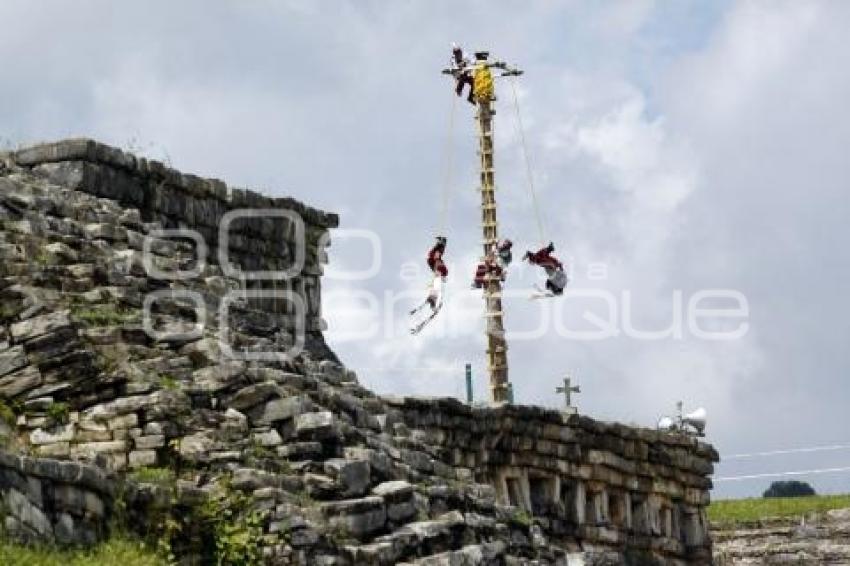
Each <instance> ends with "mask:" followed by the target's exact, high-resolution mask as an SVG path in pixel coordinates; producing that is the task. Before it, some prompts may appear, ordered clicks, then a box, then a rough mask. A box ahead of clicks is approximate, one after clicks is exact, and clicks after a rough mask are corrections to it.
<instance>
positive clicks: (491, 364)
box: [477, 99, 510, 404]
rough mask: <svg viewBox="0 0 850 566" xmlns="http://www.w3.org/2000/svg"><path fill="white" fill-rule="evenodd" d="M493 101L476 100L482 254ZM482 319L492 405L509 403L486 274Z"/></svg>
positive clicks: (487, 242) (489, 225) (501, 337)
mask: <svg viewBox="0 0 850 566" xmlns="http://www.w3.org/2000/svg"><path fill="white" fill-rule="evenodd" d="M493 114H494V111H493V101H492V100H481V99H479V101H478V113H477V122H478V154H479V157H480V159H481V171H480V176H481V179H480V181H481V185H480V187H479V190H480V191H481V228H482V232H483V236H484V242H483V243H484V255H485V257H486V256H487V255H488V254H489V253H491V252H492V253H495V252H496V242H497V241H498V239H499V227H498V222H497V219H496V185H495V181H494V172H493ZM484 309H485V313H484V316H485V317H486V334H487V371H488V372H489V374H490V392H491V397H492V400H493V403H495V404H503V403H508V402H510V394H509V391H508V345H507V342H506V341H505V326H504V313H503V312H502V282H501V279H500V278H499V277H498V276H497V275H494V274H489V273H488V274H487V276H486V279H485V284H484Z"/></svg>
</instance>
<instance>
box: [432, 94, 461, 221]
mask: <svg viewBox="0 0 850 566" xmlns="http://www.w3.org/2000/svg"><path fill="white" fill-rule="evenodd" d="M451 94H452V109H451V111H450V112H449V132H448V135H447V136H446V159H445V164H446V170H445V172H444V173H443V195H442V197H443V198H442V203H441V204H440V218H439V222H438V226H437V228H438V230H439V231H438V233H437V235H438V236H445V235H446V227H447V226H446V224H447V222H448V216H449V193H450V192H451V182H452V172H453V168H454V129H455V110H456V109H457V99H458V97H457V96H456V95H455V93H454V92H452V93H451Z"/></svg>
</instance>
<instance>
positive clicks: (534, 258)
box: [528, 247, 564, 269]
mask: <svg viewBox="0 0 850 566" xmlns="http://www.w3.org/2000/svg"><path fill="white" fill-rule="evenodd" d="M528 261H529V262H531V263H533V264H534V265H539V266H540V267H543V268H546V267H551V268H554V269H562V268H563V267H564V266H563V264H562V263H561V262H560V261H558V258H556V257H555V256H553V255H552V254H551V253H549V248H548V247H546V248H542V249H540V250H538V251H536V252H534V253H533V254H529V255H528Z"/></svg>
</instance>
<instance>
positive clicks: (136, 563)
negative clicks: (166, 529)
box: [0, 537, 167, 566]
mask: <svg viewBox="0 0 850 566" xmlns="http://www.w3.org/2000/svg"><path fill="white" fill-rule="evenodd" d="M0 564H8V565H9V566H11V565H16V566H17V565H20V566H24V565H26V566H166V565H167V562H166V561H164V560H163V559H161V558H160V557H158V556H157V555H156V553H155V552H154V551H153V550H152V549H151V548H149V547H147V546H145V545H143V544H142V543H140V542H138V541H131V540H129V539H127V538H122V537H116V538H114V539H112V540H109V541H106V542H103V543H100V544H99V545H97V546H95V547H93V548H91V549H88V550H82V549H78V550H59V549H55V548H48V547H30V546H23V545H18V544H13V543H10V542H9V541H6V540H3V539H2V538H0Z"/></svg>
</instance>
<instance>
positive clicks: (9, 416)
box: [0, 401, 18, 427]
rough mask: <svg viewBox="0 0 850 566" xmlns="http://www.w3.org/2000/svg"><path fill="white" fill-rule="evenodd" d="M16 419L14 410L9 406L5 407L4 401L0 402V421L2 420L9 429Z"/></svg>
mask: <svg viewBox="0 0 850 566" xmlns="http://www.w3.org/2000/svg"><path fill="white" fill-rule="evenodd" d="M17 418H18V417H17V415H16V414H15V410H14V409H13V408H12V407H10V406H9V405H7V404H6V403H5V402H4V401H0V420H2V421H3V422H4V423H6V424H7V425H9V426H10V427H14V426H15V422H16V421H17Z"/></svg>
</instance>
